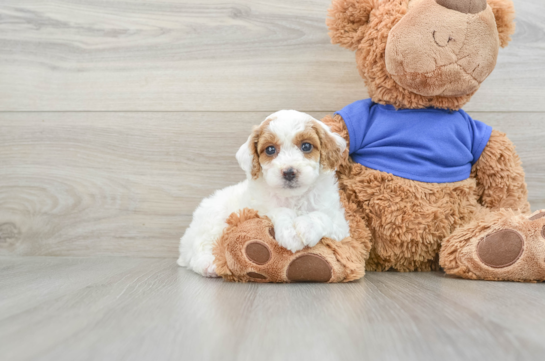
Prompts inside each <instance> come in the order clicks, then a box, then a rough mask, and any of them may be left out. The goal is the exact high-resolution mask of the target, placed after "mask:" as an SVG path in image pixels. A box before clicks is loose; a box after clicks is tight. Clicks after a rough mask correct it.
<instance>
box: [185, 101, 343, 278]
mask: <svg viewBox="0 0 545 361" xmlns="http://www.w3.org/2000/svg"><path fill="white" fill-rule="evenodd" d="M345 148H346V142H345V141H344V139H343V138H342V137H340V136H339V135H337V134H335V133H333V132H331V131H330V129H329V128H328V127H327V126H326V125H325V124H323V123H322V122H320V121H318V120H316V119H314V118H312V117H311V116H310V115H308V114H304V113H300V112H297V111H294V110H282V111H279V112H277V113H274V114H272V115H270V116H269V117H267V119H266V120H265V121H263V122H262V123H261V125H259V126H257V127H255V128H254V130H253V132H252V134H251V135H250V137H249V138H248V141H247V142H246V143H245V144H243V145H242V146H241V147H240V149H239V150H238V152H237V155H236V157H237V160H238V162H239V164H240V166H241V167H242V169H243V170H244V171H245V172H246V175H247V179H246V180H245V181H243V182H241V183H239V184H236V185H234V186H231V187H227V188H225V189H222V190H219V191H216V192H215V193H214V194H213V195H212V196H210V197H208V198H206V199H204V200H203V201H202V203H201V204H200V205H199V207H198V208H197V209H196V210H195V212H194V213H193V221H192V222H191V225H190V226H189V228H188V229H187V230H186V232H185V234H184V236H183V237H182V239H181V243H180V258H179V259H178V264H179V265H180V266H184V267H188V268H190V269H192V270H193V271H195V272H197V273H200V274H201V275H203V276H207V277H216V276H217V275H216V272H215V265H214V256H213V255H212V249H213V247H214V244H215V242H216V240H217V239H218V238H219V237H220V236H221V234H222V232H223V230H224V229H225V228H226V227H227V224H226V223H225V221H226V219H227V218H228V217H229V215H230V214H231V213H233V212H236V211H238V210H241V209H244V208H252V209H255V210H257V211H258V212H259V214H260V215H263V216H267V217H269V218H270V219H271V221H272V222H273V224H274V231H275V234H276V240H277V242H278V243H279V244H280V245H281V246H283V247H285V248H287V249H289V250H291V251H292V252H295V251H298V250H300V249H302V248H304V247H306V246H309V247H312V246H314V245H316V244H317V243H318V242H319V241H320V240H321V239H322V237H329V238H331V239H334V240H337V241H340V240H342V239H344V238H346V237H348V236H349V228H348V222H347V221H346V219H345V217H344V208H343V206H342V205H341V201H340V197H339V190H338V185H337V178H336V176H335V168H336V167H337V165H338V164H339V162H340V160H341V155H342V153H343V152H344V150H345Z"/></svg>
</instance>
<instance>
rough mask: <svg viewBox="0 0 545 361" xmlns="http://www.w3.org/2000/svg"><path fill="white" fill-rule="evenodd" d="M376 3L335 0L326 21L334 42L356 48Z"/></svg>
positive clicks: (371, 0)
mask: <svg viewBox="0 0 545 361" xmlns="http://www.w3.org/2000/svg"><path fill="white" fill-rule="evenodd" d="M495 1H497V0H495ZM374 3H375V0H333V3H332V4H331V7H330V8H329V18H328V19H327V21H326V24H327V27H328V28H329V36H330V37H331V41H332V42H333V44H339V45H341V46H343V47H345V48H347V49H350V50H356V49H357V48H358V45H359V44H360V42H361V40H362V39H363V36H364V31H365V25H367V24H368V22H369V14H371V11H372V10H373V7H374Z"/></svg>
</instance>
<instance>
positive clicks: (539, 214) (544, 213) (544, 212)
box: [529, 210, 545, 221]
mask: <svg viewBox="0 0 545 361" xmlns="http://www.w3.org/2000/svg"><path fill="white" fill-rule="evenodd" d="M544 217H545V210H541V211H537V212H536V213H534V214H532V216H531V217H530V218H529V220H530V221H537V220H538V219H541V218H544Z"/></svg>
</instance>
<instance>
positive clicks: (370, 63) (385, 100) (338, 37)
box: [327, 0, 514, 110]
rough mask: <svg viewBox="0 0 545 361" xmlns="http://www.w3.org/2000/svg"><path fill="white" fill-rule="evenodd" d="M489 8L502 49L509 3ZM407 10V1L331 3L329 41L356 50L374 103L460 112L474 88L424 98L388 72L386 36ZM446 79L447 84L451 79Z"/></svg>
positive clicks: (499, 1)
mask: <svg viewBox="0 0 545 361" xmlns="http://www.w3.org/2000/svg"><path fill="white" fill-rule="evenodd" d="M415 2H416V1H415ZM489 5H490V7H491V8H492V11H493V13H494V16H495V19H496V23H497V26H498V32H499V39H500V41H501V44H502V46H505V45H507V42H508V41H509V39H510V35H511V34H512V32H513V31H514V24H513V22H512V20H513V14H514V11H513V6H512V3H511V2H510V1H506V0H490V1H489ZM415 6H417V5H415ZM408 8H409V0H383V1H380V0H334V1H333V4H332V6H331V8H330V10H329V18H328V20H327V25H328V27H329V30H330V36H331V39H332V42H333V43H334V44H339V45H341V46H344V47H346V48H348V49H350V50H357V51H356V61H357V65H358V70H359V72H360V75H361V76H362V78H363V80H364V81H365V84H366V86H367V89H368V92H369V95H370V96H371V98H372V99H373V101H374V102H376V103H380V104H391V105H393V106H395V107H396V108H409V109H419V108H426V107H436V108H443V109H452V110H458V109H460V108H461V107H462V106H463V105H464V104H466V103H467V102H468V101H469V100H470V99H471V96H472V95H473V94H474V93H475V92H476V91H477V89H473V90H472V91H470V92H469V93H467V94H464V95H459V96H441V95H439V96H425V95H420V94H417V93H415V92H412V91H410V90H408V89H406V88H404V87H403V86H401V85H399V84H398V83H396V81H395V80H394V78H393V76H392V75H391V74H390V73H389V72H388V70H387V68H386V45H387V42H388V36H389V35H390V31H391V30H392V29H393V28H394V26H395V25H396V24H397V23H398V22H399V21H400V20H401V19H402V18H403V17H404V16H405V15H406V14H407V12H408ZM477 45H478V43H477ZM452 76H454V75H452ZM445 79H446V80H444V81H448V79H450V76H449V77H446V78H445ZM444 81H443V82H444Z"/></svg>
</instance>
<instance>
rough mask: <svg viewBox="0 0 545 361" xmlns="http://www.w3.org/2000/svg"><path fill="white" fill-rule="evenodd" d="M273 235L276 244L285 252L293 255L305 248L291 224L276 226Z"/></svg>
mask: <svg viewBox="0 0 545 361" xmlns="http://www.w3.org/2000/svg"><path fill="white" fill-rule="evenodd" d="M274 233H275V235H276V241H277V242H278V244H279V245H281V246H282V247H284V248H286V249H287V250H290V251H292V252H294V253H295V252H297V251H300V250H302V249H303V248H305V244H304V243H303V241H302V240H301V238H299V236H298V235H297V232H296V231H295V228H293V225H292V224H285V225H279V224H276V225H275V226H274Z"/></svg>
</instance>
